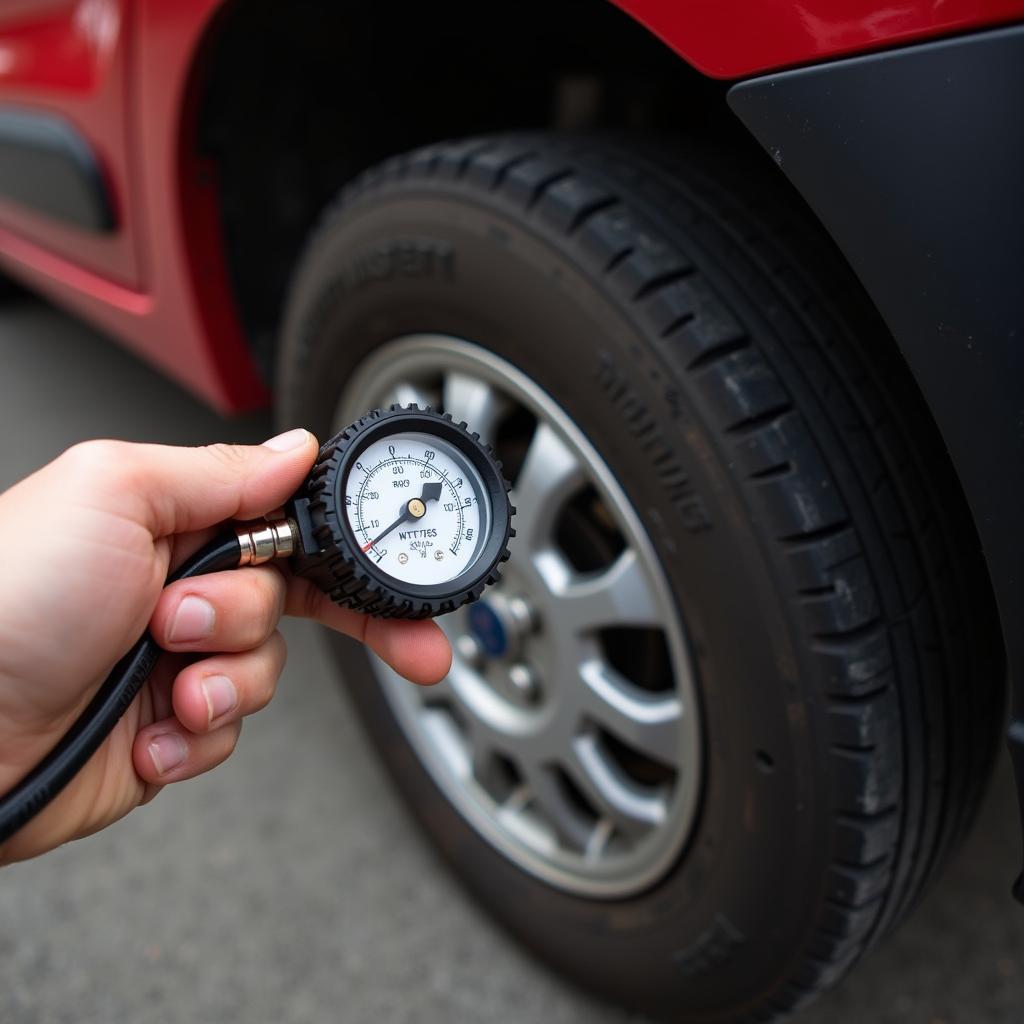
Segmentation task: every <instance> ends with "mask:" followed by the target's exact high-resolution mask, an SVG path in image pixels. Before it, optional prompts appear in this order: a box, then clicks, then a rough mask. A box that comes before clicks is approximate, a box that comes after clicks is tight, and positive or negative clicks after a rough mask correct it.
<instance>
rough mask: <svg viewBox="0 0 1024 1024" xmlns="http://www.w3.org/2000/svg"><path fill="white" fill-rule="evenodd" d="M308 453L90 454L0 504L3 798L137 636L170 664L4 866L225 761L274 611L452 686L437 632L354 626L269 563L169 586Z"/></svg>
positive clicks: (261, 683)
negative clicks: (0, 547)
mask: <svg viewBox="0 0 1024 1024" xmlns="http://www.w3.org/2000/svg"><path fill="white" fill-rule="evenodd" d="M316 453H317V444H316V439H315V438H314V437H313V436H312V435H311V434H310V433H308V432H307V431H304V430H298V431H290V432H289V433H287V434H284V435H281V436H280V437H277V438H273V439H271V440H270V441H268V442H266V444H264V445H260V446H240V445H212V446H210V447H207V448H174V447H168V446H162V445H143V444H129V443H125V442H117V441H89V442H86V443H84V444H80V445H76V446H75V447H73V448H70V449H68V451H66V452H65V453H64V454H63V455H61V456H60V457H59V458H57V459H56V460H54V461H53V462H51V463H50V464H49V465H47V466H44V467H43V468H42V469H40V470H39V471H38V472H36V473H34V474H33V475H32V476H30V477H28V478H27V479H25V480H23V481H21V483H19V484H16V485H15V486H14V487H12V488H11V489H10V490H8V491H6V492H5V493H3V494H0V537H2V538H4V547H5V550H4V555H3V562H4V571H3V576H2V578H0V793H5V792H7V791H8V790H9V789H10V788H11V787H12V786H13V785H14V784H15V783H16V782H18V781H19V780H20V779H21V778H22V777H23V776H24V775H25V774H26V773H27V772H28V771H29V770H30V769H31V768H33V767H34V766H35V765H36V764H37V763H38V762H39V761H40V760H42V758H43V757H44V755H46V754H47V753H48V752H49V751H50V750H51V749H52V748H53V747H54V746H55V745H56V743H57V742H58V740H59V739H60V738H61V737H62V736H63V735H64V733H65V732H66V731H67V729H68V728H69V726H70V725H71V724H72V722H74V721H75V719H76V718H77V717H78V716H79V715H80V714H81V712H82V710H83V709H84V708H85V706H86V705H87V704H88V702H89V700H90V698H91V697H92V696H93V694H94V693H95V692H96V689H97V688H98V687H99V685H100V684H101V683H102V682H103V680H104V679H105V678H106V676H107V675H108V673H109V672H110V670H111V668H112V667H113V666H114V664H115V663H116V662H117V661H118V659H119V658H120V657H121V656H122V655H123V654H124V653H125V652H126V651H127V650H128V649H129V647H131V645H132V644H133V643H134V642H135V641H136V640H137V639H138V637H139V636H140V635H141V634H142V632H143V630H144V629H146V627H147V625H148V627H149V629H150V630H151V632H152V635H153V637H154V639H155V640H156V641H157V643H158V644H160V646H161V647H163V648H165V650H166V651H168V652H171V653H169V654H164V655H163V656H162V657H161V659H160V662H159V663H158V665H157V667H156V669H155V670H154V672H153V674H152V676H151V677H150V679H149V681H148V682H147V683H146V684H145V685H144V686H143V688H142V690H141V692H140V693H139V695H138V696H137V697H136V698H135V700H134V701H133V702H132V705H131V707H130V708H129V709H128V711H127V712H126V713H125V715H124V716H123V717H122V718H121V720H120V722H118V724H117V726H116V728H115V729H114V730H113V732H112V733H111V734H110V736H108V737H107V739H106V740H105V741H104V743H103V744H102V746H101V747H100V748H99V749H98V750H97V751H96V753H95V754H94V755H93V756H92V758H91V759H90V760H89V762H88V764H87V765H86V766H85V767H84V768H83V769H82V771H80V772H79V773H78V775H77V776H76V777H75V778H74V779H73V780H72V781H71V782H70V783H69V784H68V786H67V787H66V788H65V789H64V791H63V792H62V793H61V794H60V796H58V797H57V798H56V799H55V800H54V801H53V803H51V804H50V805H49V806H48V807H47V808H46V809H45V810H44V811H43V812H42V813H40V814H39V815H38V816H37V817H36V818H35V819H33V820H32V821H31V822H29V823H28V824H27V825H26V826H25V827H24V828H23V829H21V830H20V831H19V832H18V833H16V834H15V835H14V836H12V837H11V838H10V839H9V840H8V842H7V843H6V844H3V845H2V846H0V864H3V863H6V862H11V861H15V860H23V859H25V858H27V857H32V856H35V855H37V854H40V853H43V852H45V851H46V850H50V849H52V848H53V847H55V846H59V845H60V844H61V843H63V842H66V841H67V840H69V839H74V838H78V837H81V836H85V835H89V834H90V833H92V832H96V831H98V830H99V829H101V828H104V827H105V826H107V825H109V824H111V823H112V822H114V821H116V820H118V819H119V818H121V817H123V816H124V815H125V814H127V813H128V812H129V811H130V810H132V809H133V808H135V807H137V806H139V805H140V804H143V803H146V802H147V801H148V800H150V799H152V798H153V796H155V795H156V793H158V792H159V791H160V789H161V788H162V787H163V786H165V785H167V784H168V783H171V782H180V781H182V780H184V779H189V778H192V777H193V776H195V775H199V774H201V773H202V772H205V771H208V770H209V769H210V768H213V767H215V766H216V765H218V764H220V763H221V761H223V760H224V759H225V758H226V757H227V756H228V755H229V754H230V753H231V751H232V750H233V749H234V747H235V743H236V742H237V740H238V734H239V731H240V729H241V720H242V718H243V717H244V716H245V715H248V714H251V713H252V712H253V711H258V710H259V709H260V708H262V707H264V706H265V705H266V703H267V702H268V701H269V700H270V698H271V696H272V695H273V692H274V687H275V685H276V683H277V679H278V676H279V675H280V673H281V669H282V668H283V665H284V659H285V644H284V640H283V639H282V637H281V634H280V633H279V632H278V631H277V624H278V619H279V618H280V616H281V615H282V614H290V615H301V616H306V617H308V618H313V619H317V620H318V621H320V622H323V623H325V624H326V625H328V626H331V627H332V628H334V629H337V630H339V631H340V632H343V633H347V634H348V635H349V636H352V637H355V638H356V639H357V640H361V641H362V642H364V643H365V644H366V645H367V646H368V647H369V648H370V649H371V650H373V651H374V652H375V653H377V654H378V655H380V657H381V658H383V659H384V660H385V661H386V662H388V664H390V665H391V666H392V667H393V668H394V669H395V670H396V671H397V672H399V673H400V674H402V675H404V676H406V677H407V678H409V679H410V680H412V681H413V682H417V683H432V682H436V681H437V680H439V679H441V678H442V677H443V676H444V675H445V673H446V672H447V671H448V667H449V664H450V661H451V651H450V648H449V647H448V642H447V640H446V639H445V637H444V634H443V633H442V632H441V630H440V629H439V628H438V627H437V625H436V624H434V623H433V622H430V621H419V622H402V621H397V620H381V619H372V618H368V617H366V616H363V615H359V614H357V613H356V612H352V611H349V610H347V609H343V608H340V607H338V606H337V605H335V604H334V603H333V602H331V600H330V599H329V598H328V597H327V596H326V595H325V594H323V593H322V592H321V591H319V590H318V589H317V588H316V587H315V586H314V585H313V584H312V583H310V582H309V581H307V580H302V579H297V578H294V577H292V576H290V575H289V574H287V573H286V572H283V571H282V570H281V569H279V568H278V567H277V566H275V565H264V566H259V567H250V568H244V569H238V570H231V571H228V572H220V573H212V574H210V575H208V576H201V577H197V578H194V579H188V580H181V581H179V582H177V583H174V584H172V585H171V586H169V587H167V588H166V589H164V581H165V579H166V577H167V574H168V572H169V570H170V569H171V568H173V567H174V566H176V565H178V564H179V563H181V562H182V561H183V560H184V559H185V558H187V557H188V556H189V555H190V554H191V553H192V552H194V551H195V550H197V549H198V548H199V547H200V546H201V545H202V544H204V543H205V542H206V541H207V540H209V539H211V537H212V536H214V534H215V532H216V531H215V530H214V529H213V527H215V526H216V525H218V524H220V523H222V522H223V521H225V520H230V519H240V520H246V519H256V518H258V517H260V516H262V515H265V514H266V513H267V512H270V511H272V510H273V509H275V508H278V507H280V506H281V505H282V504H284V502H285V501H286V499H287V498H289V497H290V496H291V494H292V493H293V492H294V491H295V490H296V488H298V486H299V485H300V484H301V483H302V481H303V479H304V478H305V476H306V474H307V473H308V472H309V469H310V468H311V466H312V464H313V461H314V459H315V458H316Z"/></svg>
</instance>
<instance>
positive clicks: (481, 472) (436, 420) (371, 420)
mask: <svg viewBox="0 0 1024 1024" xmlns="http://www.w3.org/2000/svg"><path fill="white" fill-rule="evenodd" d="M513 511H514V509H513V508H512V506H511V505H510V503H509V500H508V483H507V482H506V481H505V479H504V477H503V476H502V473H501V464H500V463H499V462H497V461H496V460H495V458H494V456H493V455H492V453H491V450H490V448H489V447H488V446H486V445H484V444H483V443H481V441H480V439H479V437H478V435H476V434H471V433H470V432H469V431H468V430H467V428H466V425H465V424H458V423H455V422H453V420H452V418H451V417H450V416H448V415H442V414H441V413H437V412H434V411H433V410H431V409H419V408H417V407H416V406H409V407H407V408H403V407H401V406H398V405H394V406H392V407H391V408H390V409H388V410H374V411H373V412H371V413H368V414H367V415H366V416H363V417H362V418H361V419H359V420H357V421H356V422H355V423H353V424H352V425H351V426H349V427H347V428H346V429H345V430H343V431H341V433H339V434H337V435H336V436H335V437H333V438H332V439H331V440H330V441H328V442H327V443H326V444H325V445H324V446H323V447H322V448H321V450H320V455H319V458H318V460H317V463H316V465H315V466H314V468H313V471H312V473H311V474H310V477H309V480H308V481H307V484H306V486H305V488H304V489H303V491H302V492H300V494H299V495H297V496H296V497H295V498H294V499H293V500H292V501H291V502H290V504H289V505H288V506H287V507H286V509H285V513H286V515H287V516H288V517H289V518H291V519H293V521H294V522H295V523H296V525H297V527H298V534H299V537H298V541H299V543H298V545H297V550H296V553H295V554H294V555H293V557H292V560H291V567H292V571H293V572H294V573H295V574H296V575H299V576H305V577H307V578H308V579H311V580H312V581H313V582H315V583H316V584H317V586H319V587H320V589H322V590H324V591H325V592H326V593H328V594H329V595H330V596H331V598H332V599H333V600H334V601H336V602H337V603H338V604H342V605H347V606H348V607H350V608H354V609H356V610H358V611H362V612H367V613H369V614H370V615H379V616H384V617H396V618H407V619H420V618H429V617H431V616H434V615H442V614H444V613H445V612H449V611H452V610H453V609H455V608H458V607H459V606H460V605H463V604H466V603H467V602H469V601H474V600H476V599H477V598H478V597H479V596H480V594H481V593H482V592H483V589H484V587H485V586H487V584H489V583H493V582H495V580H497V579H498V578H499V576H500V573H499V571H498V565H499V563H500V562H503V561H505V559H507V558H508V540H509V537H511V536H513V535H514V531H513V530H512V529H511V524H512V513H513Z"/></svg>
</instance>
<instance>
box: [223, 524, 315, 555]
mask: <svg viewBox="0 0 1024 1024" xmlns="http://www.w3.org/2000/svg"><path fill="white" fill-rule="evenodd" d="M235 533H236V535H237V536H238V547H239V557H238V564H239V566H243V565H262V564H263V563H264V562H269V561H270V560H271V559H272V558H287V557H288V556H289V555H291V554H294V553H295V548H296V545H297V544H298V542H299V527H298V525H297V524H296V523H295V522H294V521H293V520H291V519H277V520H275V521H274V522H272V523H266V524H263V525H260V526H255V525H253V526H241V527H239V528H238V529H237V530H236V531H235Z"/></svg>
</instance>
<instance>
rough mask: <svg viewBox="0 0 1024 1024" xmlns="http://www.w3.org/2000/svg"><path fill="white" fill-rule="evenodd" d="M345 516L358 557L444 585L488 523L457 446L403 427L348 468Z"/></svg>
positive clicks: (402, 576) (461, 568)
mask: <svg viewBox="0 0 1024 1024" xmlns="http://www.w3.org/2000/svg"><path fill="white" fill-rule="evenodd" d="M344 494H345V497H344V502H345V515H346V517H347V519H348V524H349V526H350V527H351V529H352V532H353V533H354V534H355V538H356V541H357V544H358V546H359V548H360V550H361V551H362V552H363V554H364V555H365V556H366V557H367V558H368V559H370V560H371V561H372V562H374V563H375V564H376V565H377V566H378V568H379V569H380V570H382V571H383V572H386V573H388V575H390V576H393V577H394V578H395V579H396V580H400V581H402V582H403V583H410V584H414V585H418V586H430V585H434V584H438V583H446V582H447V581H449V580H452V579H455V577H457V576H460V575H461V574H462V573H464V572H465V571H466V570H467V569H468V568H470V566H471V565H472V564H473V563H474V562H475V561H476V557H477V554H478V552H479V550H480V546H481V544H482V542H483V540H484V535H485V534H486V531H487V528H488V526H489V522H490V508H489V502H488V499H487V497H486V494H485V491H484V487H483V484H482V481H481V479H480V475H479V473H478V472H477V470H476V468H475V467H474V466H473V465H472V463H471V462H470V461H469V460H468V458H467V457H466V456H465V455H463V454H462V453H461V452H460V451H459V450H458V449H457V448H455V447H454V446H453V445H451V444H449V443H448V442H447V441H444V440H442V439H440V438H438V437H432V436H431V435H429V434H424V433H416V432H407V433H401V434H395V435H391V436H387V437H383V438H380V439H379V440H376V441H373V442H371V444H369V445H368V446H367V447H366V448H365V449H364V450H363V451H361V452H360V453H359V456H358V458H357V459H356V460H355V462H354V463H353V464H352V465H351V468H350V470H349V473H348V479H347V480H346V482H345V491H344Z"/></svg>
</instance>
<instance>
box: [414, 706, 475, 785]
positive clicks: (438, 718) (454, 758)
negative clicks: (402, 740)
mask: <svg viewBox="0 0 1024 1024" xmlns="http://www.w3.org/2000/svg"><path fill="white" fill-rule="evenodd" d="M422 723H423V731H424V732H425V733H426V734H427V736H428V737H429V740H430V743H431V745H432V746H433V747H434V749H435V750H436V751H437V752H438V753H439V754H440V756H441V757H442V758H443V759H444V761H445V763H446V764H447V765H448V767H449V768H450V769H451V771H452V773H453V774H454V775H455V777H456V778H458V779H463V780H465V779H469V778H470V776H471V775H472V774H473V752H472V751H471V749H470V747H469V745H468V743H467V739H466V737H465V736H464V735H463V734H462V732H461V731H460V730H459V727H458V726H457V725H456V724H455V720H454V719H453V718H452V716H451V715H450V714H448V712H446V711H443V710H442V709H441V708H430V709H429V710H425V711H424V712H423V717H422Z"/></svg>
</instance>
